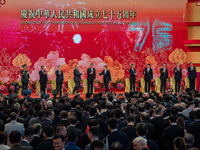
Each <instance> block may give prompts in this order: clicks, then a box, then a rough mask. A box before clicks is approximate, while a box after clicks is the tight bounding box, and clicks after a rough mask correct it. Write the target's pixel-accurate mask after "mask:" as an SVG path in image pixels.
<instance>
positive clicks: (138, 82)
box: [135, 80, 141, 89]
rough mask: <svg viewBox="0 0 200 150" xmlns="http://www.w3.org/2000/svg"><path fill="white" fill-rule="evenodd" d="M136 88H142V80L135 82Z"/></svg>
mask: <svg viewBox="0 0 200 150" xmlns="http://www.w3.org/2000/svg"><path fill="white" fill-rule="evenodd" d="M135 87H136V89H139V88H140V87H141V83H140V80H136V81H135Z"/></svg>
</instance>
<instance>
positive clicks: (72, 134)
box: [67, 131, 77, 142]
mask: <svg viewBox="0 0 200 150" xmlns="http://www.w3.org/2000/svg"><path fill="white" fill-rule="evenodd" d="M67 138H68V141H69V142H76V139H77V135H76V132H74V131H70V132H69V133H68V135H67Z"/></svg>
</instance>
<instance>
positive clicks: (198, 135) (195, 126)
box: [188, 110, 200, 147]
mask: <svg viewBox="0 0 200 150" xmlns="http://www.w3.org/2000/svg"><path fill="white" fill-rule="evenodd" d="M194 118H195V120H196V121H195V122H193V123H191V124H189V126H188V133H191V134H192V135H193V136H194V145H193V146H194V147H200V110H195V111H194Z"/></svg>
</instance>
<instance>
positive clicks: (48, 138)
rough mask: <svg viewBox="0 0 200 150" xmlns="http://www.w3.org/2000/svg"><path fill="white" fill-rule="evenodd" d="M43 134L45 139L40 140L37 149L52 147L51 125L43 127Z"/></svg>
mask: <svg viewBox="0 0 200 150" xmlns="http://www.w3.org/2000/svg"><path fill="white" fill-rule="evenodd" d="M43 136H44V139H45V141H43V142H40V143H39V144H38V146H37V150H50V149H53V136H54V129H53V127H52V126H46V127H45V128H44V129H43Z"/></svg>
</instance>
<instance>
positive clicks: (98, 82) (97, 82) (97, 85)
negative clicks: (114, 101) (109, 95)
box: [93, 80, 102, 89]
mask: <svg viewBox="0 0 200 150" xmlns="http://www.w3.org/2000/svg"><path fill="white" fill-rule="evenodd" d="M93 86H94V88H95V89H100V88H101V87H102V84H101V82H100V81H99V80H94V83H93Z"/></svg>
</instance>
